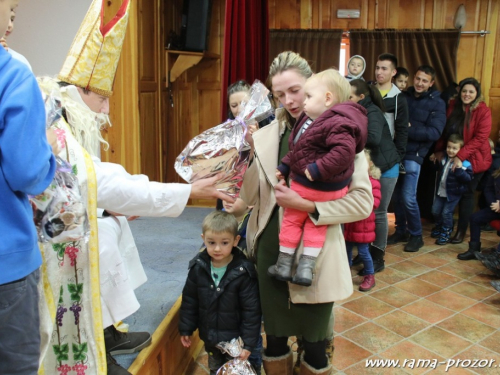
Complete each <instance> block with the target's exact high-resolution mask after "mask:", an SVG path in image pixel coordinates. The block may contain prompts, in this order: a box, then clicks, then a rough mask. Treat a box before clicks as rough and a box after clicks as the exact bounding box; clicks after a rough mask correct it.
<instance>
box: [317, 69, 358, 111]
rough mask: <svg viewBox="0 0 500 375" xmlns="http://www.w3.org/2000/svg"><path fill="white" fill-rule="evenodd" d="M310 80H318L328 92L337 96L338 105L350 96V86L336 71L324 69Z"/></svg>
mask: <svg viewBox="0 0 500 375" xmlns="http://www.w3.org/2000/svg"><path fill="white" fill-rule="evenodd" d="M310 79H318V80H319V81H321V82H322V83H323V84H325V86H326V87H327V89H328V90H329V91H331V92H332V93H335V94H337V97H338V98H339V103H343V102H346V101H348V100H349V97H350V96H351V85H350V83H349V81H348V80H347V79H345V77H344V76H343V75H342V74H340V73H339V71H338V70H336V69H326V70H323V71H322V72H319V73H317V74H315V75H313V76H312V77H311V78H310Z"/></svg>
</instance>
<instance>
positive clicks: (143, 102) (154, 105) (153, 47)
mask: <svg viewBox="0 0 500 375" xmlns="http://www.w3.org/2000/svg"><path fill="white" fill-rule="evenodd" d="M138 4H139V8H138V9H139V14H138V22H139V54H138V56H137V58H138V60H139V112H140V119H141V122H140V124H141V133H140V134H141V141H140V145H141V173H143V174H145V175H147V176H148V177H149V178H150V180H152V181H162V171H161V153H160V152H161V131H160V123H159V122H160V118H161V117H160V108H161V97H160V89H159V81H160V77H159V62H160V61H159V51H158V50H159V47H160V46H159V37H160V35H159V23H160V21H159V20H160V17H159V6H160V4H159V0H154V1H151V0H139V1H138Z"/></svg>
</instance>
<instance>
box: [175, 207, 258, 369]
mask: <svg viewBox="0 0 500 375" xmlns="http://www.w3.org/2000/svg"><path fill="white" fill-rule="evenodd" d="M202 227H203V234H202V238H203V242H204V243H205V246H206V249H205V250H203V251H202V252H200V253H198V254H197V255H196V256H195V257H194V258H193V259H192V260H191V262H189V274H188V277H187V280H186V284H185V286H184V289H183V291H182V304H181V311H180V319H179V333H180V335H181V342H182V345H183V346H184V347H186V348H188V347H189V346H190V345H191V335H192V334H193V332H194V331H195V330H196V329H199V333H200V338H201V339H202V340H203V341H204V343H205V350H206V351H207V353H208V354H209V357H208V365H209V367H210V374H214V375H215V374H216V373H217V370H218V369H219V368H220V367H221V366H222V365H224V363H226V362H227V361H229V360H230V359H232V358H231V357H230V356H228V355H227V354H223V353H222V352H221V351H220V350H219V349H217V348H216V345H217V344H218V343H220V342H223V341H226V342H228V341H231V340H232V339H234V338H238V337H241V338H242V340H243V343H244V347H243V351H242V353H241V355H240V357H239V358H240V359H242V360H246V359H248V357H249V355H250V352H251V351H252V349H253V348H254V347H255V346H256V345H257V343H258V340H259V337H260V328H261V316H262V313H261V309H260V300H259V288H258V284H257V272H256V271H255V266H254V265H253V263H251V262H250V261H249V260H248V259H247V258H246V257H245V255H244V254H243V253H242V251H241V250H240V249H238V248H237V247H236V246H237V244H238V241H239V239H240V236H239V235H238V234H237V233H238V222H237V220H236V219H235V218H234V216H233V215H231V214H229V213H227V212H223V211H214V212H212V213H210V214H209V215H208V216H207V217H206V218H205V219H204V220H203V224H202Z"/></svg>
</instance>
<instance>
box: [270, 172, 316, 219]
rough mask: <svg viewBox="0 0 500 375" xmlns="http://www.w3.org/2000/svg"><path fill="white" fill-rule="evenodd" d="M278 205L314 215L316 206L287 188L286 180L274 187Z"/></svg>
mask: <svg viewBox="0 0 500 375" xmlns="http://www.w3.org/2000/svg"><path fill="white" fill-rule="evenodd" d="M274 194H275V196H276V203H278V205H279V206H281V207H283V208H295V209H296V210H299V211H304V212H309V213H313V212H314V211H316V205H315V204H314V202H311V201H309V200H307V199H304V198H302V197H301V196H300V195H299V194H298V193H297V192H295V191H293V190H292V189H290V188H289V187H288V186H286V183H285V180H280V181H279V182H278V183H277V184H276V185H275V186H274Z"/></svg>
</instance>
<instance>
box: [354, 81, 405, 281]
mask: <svg viewBox="0 0 500 375" xmlns="http://www.w3.org/2000/svg"><path fill="white" fill-rule="evenodd" d="M349 83H350V84H351V101H354V102H357V103H358V104H361V105H362V106H363V107H365V108H366V110H367V112H368V140H367V141H366V148H368V149H369V150H370V156H371V158H372V161H373V164H375V166H377V167H378V168H379V169H380V171H381V172H382V176H381V178H380V192H381V194H382V198H381V200H380V205H379V206H378V208H377V209H376V210H375V236H376V238H375V241H373V243H372V245H371V246H370V254H371V255H372V259H373V268H374V271H375V272H380V271H382V270H383V269H384V267H385V264H384V254H385V248H386V247H387V234H388V230H389V223H388V221H387V208H388V207H389V203H390V202H391V197H392V192H393V191H394V187H395V186H396V182H397V181H398V176H399V159H400V156H399V154H398V151H397V149H396V145H395V144H394V141H393V139H392V136H391V131H390V130H389V125H388V124H387V121H386V119H385V117H384V111H385V106H384V100H383V99H382V96H381V95H380V92H379V91H378V89H377V88H375V86H371V85H368V84H367V83H366V82H365V81H363V80H361V79H355V80H352V81H351V82H349ZM359 263H360V259H359V258H358V257H356V258H354V260H353V264H359ZM360 274H361V275H364V270H361V271H360Z"/></svg>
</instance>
